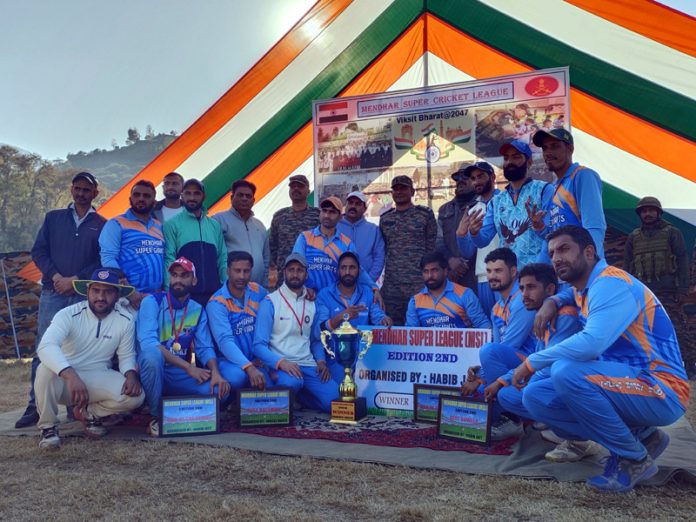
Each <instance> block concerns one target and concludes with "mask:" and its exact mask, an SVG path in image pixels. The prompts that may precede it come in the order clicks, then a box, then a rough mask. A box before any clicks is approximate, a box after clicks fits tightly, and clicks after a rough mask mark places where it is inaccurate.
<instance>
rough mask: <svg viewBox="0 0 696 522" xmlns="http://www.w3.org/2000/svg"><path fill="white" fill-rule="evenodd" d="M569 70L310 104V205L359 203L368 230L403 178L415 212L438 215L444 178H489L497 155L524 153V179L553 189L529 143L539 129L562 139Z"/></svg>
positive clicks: (444, 196)
mask: <svg viewBox="0 0 696 522" xmlns="http://www.w3.org/2000/svg"><path fill="white" fill-rule="evenodd" d="M569 95H570V90H569V78H568V68H567V67H563V68H558V69H545V70H539V71H534V72H529V73H523V74H517V75H512V76H501V77H497V78H490V79H487V80H476V81H469V82H462V83H456V84H448V85H441V86H437V87H428V88H419V89H409V90H404V91H395V92H389V93H380V94H371V95H366V96H355V97H351V98H335V99H331V100H320V101H315V102H314V103H313V115H314V116H313V122H314V123H313V131H314V172H315V201H316V202H317V203H318V201H320V200H321V199H322V198H325V197H327V196H331V195H335V196H338V197H340V198H341V199H342V200H343V201H345V198H346V196H347V195H348V194H349V193H350V192H352V191H353V190H361V191H363V192H364V193H365V194H366V195H367V197H368V205H367V212H366V214H365V217H366V218H367V219H368V220H370V221H373V222H375V223H376V222H378V221H379V216H380V215H381V214H383V213H384V212H386V211H387V210H389V209H390V208H391V207H392V205H393V204H392V200H391V180H392V179H393V178H394V177H395V176H400V175H407V176H409V177H410V178H411V179H412V180H413V184H414V188H415V189H416V195H415V198H414V200H415V203H416V204H420V205H429V206H431V207H432V208H433V210H435V212H437V210H438V209H439V208H440V206H441V205H442V204H444V203H445V202H447V201H448V200H450V199H451V198H452V197H454V189H455V186H454V185H455V182H454V181H453V180H452V179H451V177H450V176H451V175H452V173H453V172H455V171H456V170H458V169H459V168H461V167H466V166H467V165H470V164H472V163H474V162H475V161H479V160H485V161H488V162H489V163H491V164H492V165H493V166H494V167H495V170H496V174H497V181H498V184H499V185H500V186H501V187H502V186H504V185H505V183H506V181H505V178H503V175H502V166H503V159H502V157H501V156H500V154H499V153H498V149H499V148H500V146H501V145H502V144H503V143H504V142H506V141H510V140H513V139H520V140H523V141H525V142H526V143H529V146H530V148H531V149H532V152H533V154H534V164H533V165H532V168H531V169H530V173H531V176H532V177H534V178H538V179H543V180H545V181H552V176H553V175H552V174H551V173H549V172H548V170H547V169H546V167H545V165H544V162H543V159H542V157H541V150H540V149H539V148H537V147H535V146H534V144H533V143H531V137H532V136H533V135H534V133H535V132H536V131H537V130H539V129H546V130H551V129H554V128H560V127H563V128H565V129H568V130H570V107H569Z"/></svg>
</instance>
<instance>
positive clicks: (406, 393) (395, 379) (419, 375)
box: [355, 326, 491, 418]
mask: <svg viewBox="0 0 696 522" xmlns="http://www.w3.org/2000/svg"><path fill="white" fill-rule="evenodd" d="M361 328H363V329H365V330H366V329H370V327H369V326H364V327H361ZM371 329H372V346H371V347H370V350H369V351H368V352H367V353H366V354H365V356H364V357H363V358H362V359H359V360H358V361H357V364H356V367H355V383H356V384H357V387H358V390H359V394H360V396H361V397H365V399H366V400H367V413H368V414H370V415H388V416H396V417H408V418H411V417H413V386H414V384H423V385H433V386H448V387H455V388H458V387H459V386H460V385H461V384H462V382H463V381H464V379H465V378H466V372H467V369H468V368H469V367H470V366H478V365H479V364H480V363H479V349H480V348H481V347H482V346H483V345H484V344H486V343H487V342H488V341H490V340H491V331H490V330H488V329H476V328H471V329H457V328H404V327H392V328H382V327H372V328H371Z"/></svg>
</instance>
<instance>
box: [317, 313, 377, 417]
mask: <svg viewBox="0 0 696 522" xmlns="http://www.w3.org/2000/svg"><path fill="white" fill-rule="evenodd" d="M348 319H349V317H348V314H345V315H344V316H343V323H341V326H339V327H338V328H337V329H335V330H334V331H333V332H327V331H326V330H324V331H322V332H321V344H323V345H324V349H325V350H326V352H327V353H328V354H329V355H330V356H331V357H332V358H333V359H335V360H336V361H338V363H339V364H340V365H341V366H343V370H344V373H345V377H344V378H343V382H342V383H341V385H340V386H339V389H338V391H339V394H340V396H339V397H338V398H337V399H336V400H334V401H331V422H334V423H338V424H357V423H358V422H360V421H361V420H363V419H365V417H367V401H366V400H365V397H358V387H357V386H356V384H355V381H354V380H353V370H354V368H355V363H356V361H357V360H358V359H362V358H363V357H364V356H365V354H366V353H367V351H368V350H369V349H370V346H372V332H371V331H366V332H361V331H360V330H358V329H356V328H355V327H353V325H352V324H350V322H348ZM361 342H364V343H365V348H363V349H362V350H360V344H361Z"/></svg>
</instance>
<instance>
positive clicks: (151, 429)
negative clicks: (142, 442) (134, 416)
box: [146, 418, 159, 437]
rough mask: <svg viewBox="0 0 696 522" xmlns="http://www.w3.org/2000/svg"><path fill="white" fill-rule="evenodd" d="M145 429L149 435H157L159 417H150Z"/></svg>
mask: <svg viewBox="0 0 696 522" xmlns="http://www.w3.org/2000/svg"><path fill="white" fill-rule="evenodd" d="M146 431H147V434H148V435H149V436H150V437H159V419H158V418H153V419H150V424H148V425H147V430H146Z"/></svg>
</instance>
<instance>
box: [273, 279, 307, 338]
mask: <svg viewBox="0 0 696 522" xmlns="http://www.w3.org/2000/svg"><path fill="white" fill-rule="evenodd" d="M278 293H279V294H280V297H282V298H283V301H285V304H286V305H288V308H290V311H291V312H292V315H294V316H295V321H297V326H299V327H300V335H302V320H303V319H304V314H305V306H306V305H307V300H306V299H303V300H302V316H301V317H297V313H296V312H295V308H294V307H293V306H292V305H291V304H290V301H288V300H287V299H286V298H285V296H284V295H283V292H282V291H281V290H278Z"/></svg>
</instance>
